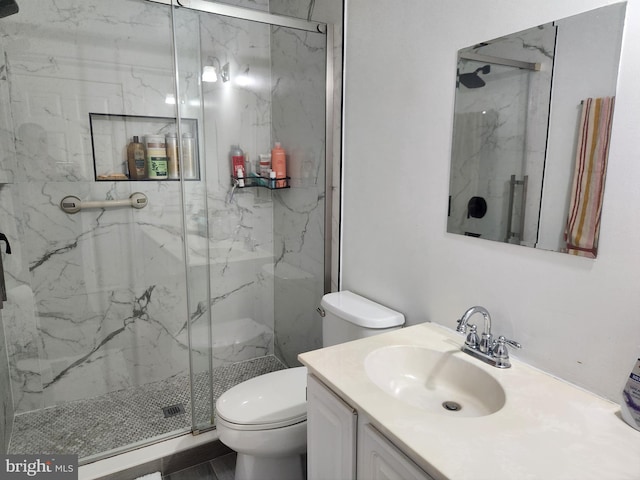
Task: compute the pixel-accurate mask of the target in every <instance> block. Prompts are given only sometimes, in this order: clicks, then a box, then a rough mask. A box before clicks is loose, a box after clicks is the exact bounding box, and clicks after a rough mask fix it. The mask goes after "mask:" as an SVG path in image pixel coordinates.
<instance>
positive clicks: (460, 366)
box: [364, 345, 505, 417]
mask: <svg viewBox="0 0 640 480" xmlns="http://www.w3.org/2000/svg"><path fill="white" fill-rule="evenodd" d="M453 353H454V352H438V351H435V350H431V349H429V348H425V347H416V346H411V345H396V346H391V347H384V348H380V349H378V350H374V351H373V352H371V353H370V354H369V355H367V357H366V358H365V362H364V363H365V371H366V373H367V376H368V377H369V379H370V380H371V381H372V382H373V383H374V384H375V385H376V386H378V387H379V388H381V389H382V390H383V391H384V392H386V393H387V394H388V395H390V396H392V397H393V398H395V399H397V400H400V401H401V402H404V403H406V404H408V405H411V406H412V407H417V408H420V409H422V410H426V411H428V412H431V413H436V414H441V415H449V416H455V417H481V416H484V415H491V414H492V413H495V412H497V411H498V410H500V409H501V408H502V407H503V406H504V403H505V393H504V389H503V388H502V386H501V385H500V383H498V381H497V380H496V379H495V378H493V377H492V376H491V375H489V374H488V373H487V372H485V371H484V370H482V369H481V368H479V367H478V366H476V365H474V364H473V363H471V362H468V361H466V360H463V359H461V358H459V357H458V356H454V355H453Z"/></svg>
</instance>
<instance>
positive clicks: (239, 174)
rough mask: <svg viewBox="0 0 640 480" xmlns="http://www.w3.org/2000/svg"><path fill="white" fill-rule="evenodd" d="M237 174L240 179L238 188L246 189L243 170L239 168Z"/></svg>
mask: <svg viewBox="0 0 640 480" xmlns="http://www.w3.org/2000/svg"><path fill="white" fill-rule="evenodd" d="M236 174H237V175H236V177H237V178H238V187H240V188H242V187H244V173H243V172H242V168H240V167H238V170H237V171H236Z"/></svg>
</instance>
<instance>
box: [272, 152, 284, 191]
mask: <svg viewBox="0 0 640 480" xmlns="http://www.w3.org/2000/svg"><path fill="white" fill-rule="evenodd" d="M271 169H272V170H273V171H274V172H276V188H283V187H286V186H287V180H286V177H287V157H286V154H285V152H284V149H283V148H282V145H280V142H276V144H275V146H274V147H273V149H272V150H271Z"/></svg>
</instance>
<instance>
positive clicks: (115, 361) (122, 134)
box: [0, 0, 206, 461]
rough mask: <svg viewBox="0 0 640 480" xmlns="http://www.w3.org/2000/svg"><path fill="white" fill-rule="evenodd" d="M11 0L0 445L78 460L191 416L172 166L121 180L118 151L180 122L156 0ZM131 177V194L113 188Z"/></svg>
mask: <svg viewBox="0 0 640 480" xmlns="http://www.w3.org/2000/svg"><path fill="white" fill-rule="evenodd" d="M19 3H20V12H19V13H18V14H16V15H13V16H10V17H7V18H4V19H2V20H1V22H0V49H1V52H0V53H1V55H0V58H1V59H2V60H1V61H2V62H3V63H2V65H1V66H0V71H2V72H4V75H3V76H1V77H0V98H1V102H2V105H3V106H4V108H3V109H2V114H1V117H0V122H2V125H1V128H0V135H2V144H1V145H2V147H1V148H2V153H1V157H2V168H1V170H2V172H1V174H0V182H2V183H1V184H0V205H1V209H0V223H1V224H2V229H3V233H5V234H6V235H7V236H8V237H9V238H10V240H11V244H12V247H13V253H12V255H9V256H7V257H5V262H4V266H5V273H6V279H7V290H8V292H7V294H8V301H7V302H6V303H5V304H4V309H3V321H4V324H5V334H6V343H7V353H8V357H9V370H10V378H11V388H12V391H13V399H14V405H13V407H14V410H15V413H16V415H15V421H14V424H13V434H12V437H11V442H10V449H9V452H10V453H58V454H63V453H72V454H73V453H75V454H78V455H79V457H80V458H81V459H84V460H82V461H86V460H88V459H93V458H97V457H100V456H104V455H108V454H112V453H114V452H117V451H120V450H123V449H127V448H130V445H131V444H140V443H144V442H148V441H150V439H154V440H157V439H158V438H161V437H163V436H167V435H175V434H176V433H177V432H185V431H189V430H190V429H191V426H192V423H191V417H190V415H189V414H188V412H189V408H190V402H191V399H190V395H189V380H190V379H189V342H188V338H187V337H188V335H187V324H188V319H189V317H190V314H189V309H188V305H187V300H186V299H187V296H188V293H187V292H188V284H187V277H186V274H185V272H186V271H185V260H184V257H185V252H184V247H183V212H184V209H183V204H182V196H183V193H182V189H183V183H184V182H180V181H178V180H173V179H168V178H167V179H162V178H154V179H143V180H132V179H131V178H129V177H128V174H129V172H128V168H127V162H126V159H127V157H126V155H127V154H126V152H127V145H128V144H129V143H130V142H131V141H132V140H133V137H134V136H137V137H139V139H140V141H142V142H144V141H145V137H147V136H149V135H159V136H160V137H161V138H162V140H163V141H165V139H166V138H167V135H168V136H171V134H173V133H177V130H178V124H177V122H176V105H175V101H174V102H172V101H171V99H172V97H173V99H175V88H174V82H175V75H174V64H173V60H172V59H173V53H172V42H171V18H170V9H169V8H167V7H166V6H162V5H157V4H153V3H149V2H143V1H140V0H115V1H112V2H102V1H99V0H88V1H82V2H79V1H77V0H61V1H58V2H44V3H43V2H38V1H35V0H22V1H20V2H19ZM199 127H200V126H199V124H198V123H197V122H196V121H195V120H193V121H185V122H181V130H182V131H181V132H180V133H181V134H182V133H187V132H190V133H192V134H194V135H197V134H198V133H199V131H198V128H199ZM148 152H149V150H147V153H148ZM190 182H191V183H190V184H193V185H196V184H197V183H198V182H199V180H197V179H194V180H192V181H190ZM136 192H140V193H142V194H144V195H145V196H146V199H147V202H148V203H147V204H146V206H144V208H141V209H137V208H131V207H126V206H125V207H123V206H121V205H120V204H116V203H113V201H120V200H127V199H129V198H130V196H131V195H132V194H134V193H136ZM70 196H73V197H76V198H77V200H72V201H69V200H67V201H63V199H65V198H67V199H68V198H69V197H70ZM197 199H198V197H197V195H195V196H191V197H190V202H191V203H190V205H189V211H190V212H191V211H194V212H199V211H204V210H205V208H206V207H205V206H204V204H201V205H196V204H195V203H194V202H196V200H197ZM199 199H200V200H201V201H202V197H199ZM94 201H101V202H102V201H104V202H106V203H105V205H104V206H100V207H97V208H96V205H95V204H89V205H86V204H85V206H87V207H89V208H86V209H85V208H83V209H82V210H81V211H79V212H77V213H68V212H66V211H64V210H63V209H62V208H61V204H64V203H74V202H75V203H77V202H94ZM205 278H206V277H205ZM189 280H190V281H191V280H194V281H195V279H194V278H193V277H192V276H190V278H189Z"/></svg>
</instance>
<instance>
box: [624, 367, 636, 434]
mask: <svg viewBox="0 0 640 480" xmlns="http://www.w3.org/2000/svg"><path fill="white" fill-rule="evenodd" d="M622 418H623V419H624V421H625V422H627V423H628V424H629V425H631V426H632V427H633V428H635V429H636V430H640V358H639V359H637V360H636V363H635V364H634V366H633V370H631V374H630V375H629V378H628V379H627V383H626V384H625V386H624V389H623V390H622Z"/></svg>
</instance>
